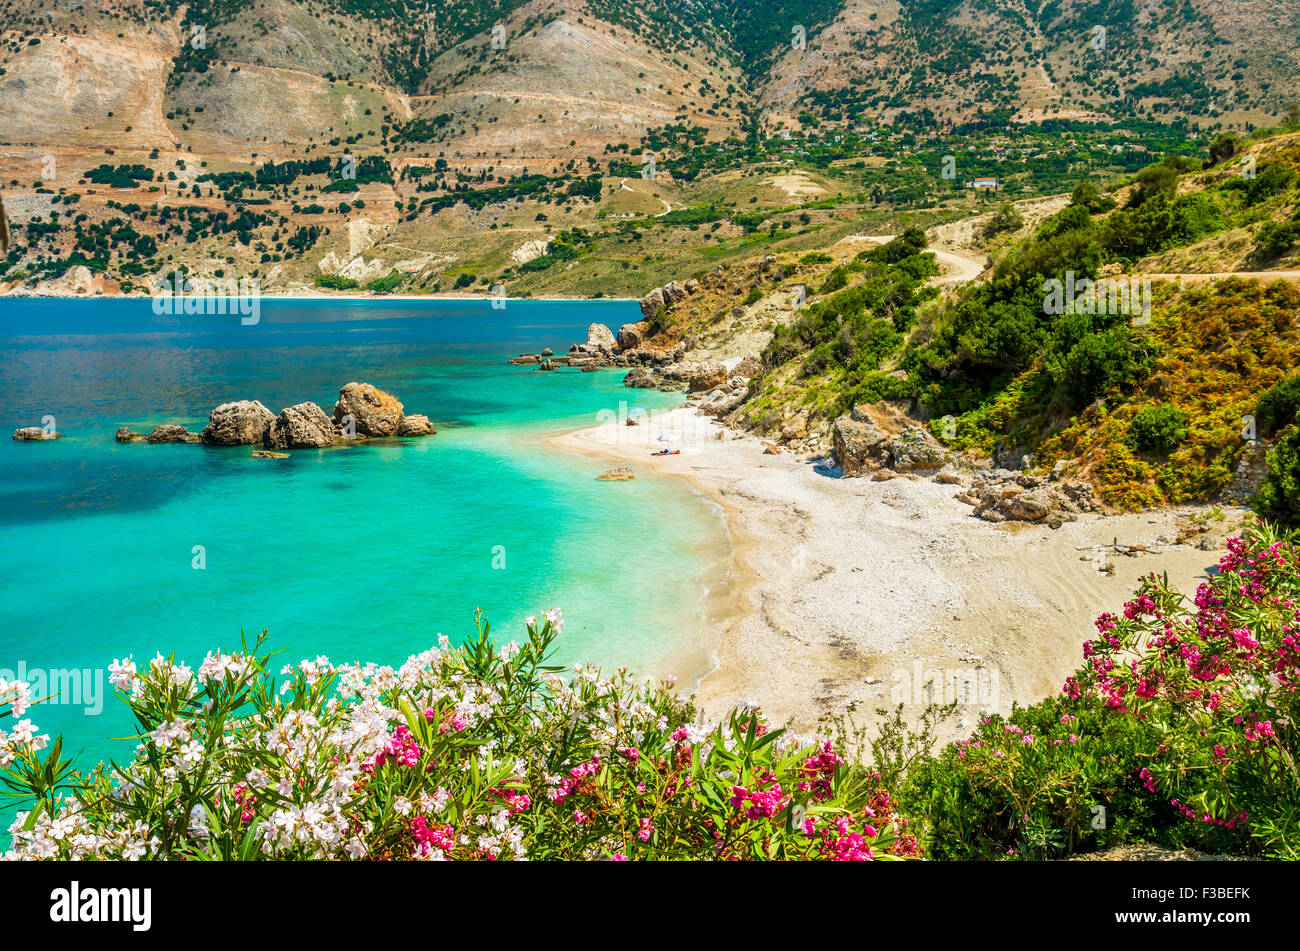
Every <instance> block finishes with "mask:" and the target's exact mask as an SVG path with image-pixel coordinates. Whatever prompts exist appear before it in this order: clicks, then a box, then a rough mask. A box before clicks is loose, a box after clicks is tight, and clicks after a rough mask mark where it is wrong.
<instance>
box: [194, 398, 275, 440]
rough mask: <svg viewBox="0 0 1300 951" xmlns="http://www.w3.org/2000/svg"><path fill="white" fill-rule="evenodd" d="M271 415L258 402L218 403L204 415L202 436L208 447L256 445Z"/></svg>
mask: <svg viewBox="0 0 1300 951" xmlns="http://www.w3.org/2000/svg"><path fill="white" fill-rule="evenodd" d="M274 421H275V415H274V414H273V413H272V412H271V411H270V410H269V409H267V408H266V407H265V406H263V405H262V404H261V402H259V401H258V400H237V401H235V402H233V403H222V404H221V405H220V406H218V407H217V408H216V409H214V410H213V411H212V412H211V413H209V414H208V425H207V426H206V427H205V428H204V430H203V433H202V439H203V442H204V443H206V444H207V445H209V446H260V445H261V444H262V443H264V442H265V441H266V433H267V430H269V429H270V428H271V423H272V422H274Z"/></svg>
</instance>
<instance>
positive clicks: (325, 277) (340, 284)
mask: <svg viewBox="0 0 1300 951" xmlns="http://www.w3.org/2000/svg"><path fill="white" fill-rule="evenodd" d="M312 280H313V282H314V283H315V284H316V286H317V287H327V288H329V289H330V290H332V291H350V290H352V289H353V288H354V287H358V286H359V285H358V283H357V282H356V281H354V280H353V279H352V278H350V277H344V276H343V275H342V274H317V275H316V276H315V277H314V278H313V279H312Z"/></svg>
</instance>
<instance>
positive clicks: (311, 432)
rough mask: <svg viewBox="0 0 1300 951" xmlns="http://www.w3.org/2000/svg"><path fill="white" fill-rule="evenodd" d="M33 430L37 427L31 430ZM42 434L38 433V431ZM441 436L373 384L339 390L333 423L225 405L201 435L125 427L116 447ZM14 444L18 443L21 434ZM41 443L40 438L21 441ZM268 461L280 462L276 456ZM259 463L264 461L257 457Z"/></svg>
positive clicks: (297, 411)
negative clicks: (137, 444)
mask: <svg viewBox="0 0 1300 951" xmlns="http://www.w3.org/2000/svg"><path fill="white" fill-rule="evenodd" d="M33 429H35V427H33ZM35 431H36V432H40V430H39V429H36V430H35ZM437 431H438V430H437V429H436V428H435V427H434V425H433V423H432V422H430V421H429V417H428V416H422V415H420V414H411V415H409V416H408V415H406V413H405V412H404V411H403V407H402V404H401V402H400V401H399V400H398V399H397V397H395V396H393V395H392V394H391V393H385V392H384V391H383V390H381V389H378V388H377V387H374V386H372V385H371V384H369V383H349V384H347V385H346V386H344V387H343V388H342V389H340V390H339V398H338V402H336V403H335V404H334V416H333V418H332V419H331V418H330V416H328V415H327V414H326V413H325V411H324V410H323V409H321V407H320V406H318V405H316V404H315V403H311V402H307V403H298V404H295V405H294V406H289V407H286V408H285V409H283V410H281V411H280V414H279V415H278V416H273V415H272V414H271V411H270V410H268V409H267V408H266V407H265V406H264V405H262V403H261V402H259V401H258V400H236V401H234V402H230V403H222V404H221V405H220V406H218V407H217V408H216V409H214V410H212V412H211V413H209V414H208V425H207V426H206V427H205V428H204V430H203V432H202V434H196V433H192V432H190V431H189V430H187V429H186V428H185V427H184V426H175V425H171V424H167V425H163V426H159V427H157V428H155V429H154V431H153V432H151V433H150V434H149V435H148V436H145V435H144V434H143V433H137V432H135V431H134V430H132V429H130V428H128V427H126V426H122V427H119V428H118V430H117V433H116V439H117V441H118V442H150V443H166V442H185V443H189V442H203V443H206V444H207V445H209V446H257V447H261V448H259V452H260V451H261V449H262V448H264V449H266V450H279V449H324V448H326V447H328V446H333V445H335V444H336V443H338V442H339V441H340V439H349V440H350V439H353V438H356V439H367V438H376V439H377V438H384V437H388V436H432V435H433V434H434V433H436V432H437ZM14 438H15V439H17V438H20V437H19V436H18V435H17V434H15V436H14ZM22 438H39V437H22ZM266 456H267V458H275V457H277V456H278V454H277V453H275V452H269V453H267V454H266ZM259 458H261V457H260V456H259Z"/></svg>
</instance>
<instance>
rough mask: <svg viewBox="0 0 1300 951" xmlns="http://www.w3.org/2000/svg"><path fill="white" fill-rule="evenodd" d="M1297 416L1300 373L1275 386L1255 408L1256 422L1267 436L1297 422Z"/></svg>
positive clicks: (1299, 408)
mask: <svg viewBox="0 0 1300 951" xmlns="http://www.w3.org/2000/svg"><path fill="white" fill-rule="evenodd" d="M1297 414H1300V373H1295V374H1292V375H1291V376H1288V377H1283V378H1282V379H1281V380H1279V381H1278V382H1277V383H1275V384H1273V386H1271V387H1269V389H1268V390H1266V391H1265V392H1264V394H1263V395H1262V396H1260V398H1259V403H1258V404H1256V406H1255V422H1256V424H1257V425H1258V427H1259V431H1260V432H1261V433H1263V434H1264V435H1266V436H1269V435H1272V434H1273V433H1275V432H1277V431H1278V430H1280V429H1282V428H1283V427H1284V426H1287V425H1289V424H1291V423H1293V422H1295V420H1296V415H1297Z"/></svg>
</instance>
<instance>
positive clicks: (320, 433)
mask: <svg viewBox="0 0 1300 951" xmlns="http://www.w3.org/2000/svg"><path fill="white" fill-rule="evenodd" d="M334 439H335V435H334V424H333V423H332V422H330V418H329V417H328V416H326V415H325V411H324V410H323V409H321V408H320V407H319V406H317V405H316V404H315V403H299V404H297V405H296V406H289V407H286V408H285V409H282V410H280V415H279V416H277V417H276V418H275V421H274V422H273V423H271V428H270V429H269V430H267V433H266V444H267V445H268V446H270V447H271V448H272V449H324V448H325V447H326V446H332V445H333V444H334Z"/></svg>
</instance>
